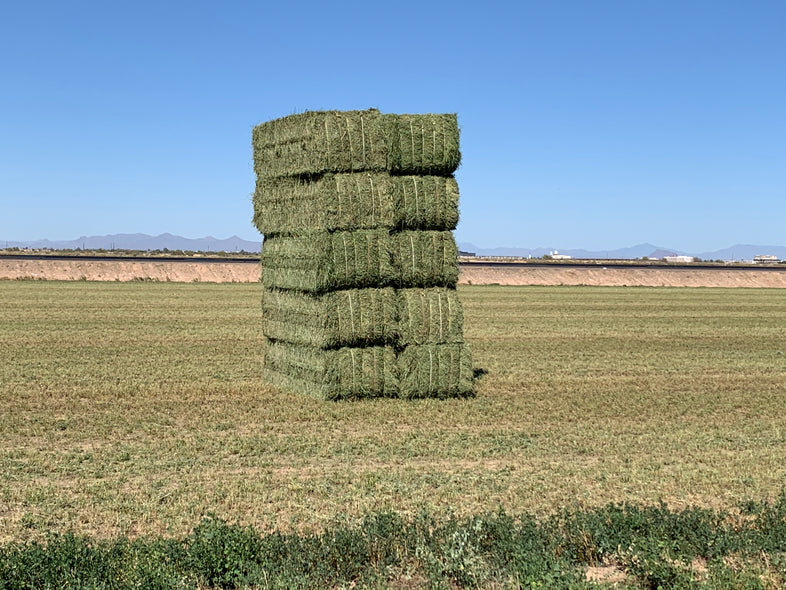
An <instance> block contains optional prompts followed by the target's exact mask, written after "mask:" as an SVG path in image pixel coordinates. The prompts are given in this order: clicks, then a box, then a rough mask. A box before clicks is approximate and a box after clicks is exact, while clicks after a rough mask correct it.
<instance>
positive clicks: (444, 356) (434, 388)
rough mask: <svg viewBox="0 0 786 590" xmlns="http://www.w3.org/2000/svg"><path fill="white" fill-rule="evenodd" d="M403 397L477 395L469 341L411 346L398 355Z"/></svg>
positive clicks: (400, 386)
mask: <svg viewBox="0 0 786 590" xmlns="http://www.w3.org/2000/svg"><path fill="white" fill-rule="evenodd" d="M397 362H398V377H399V391H398V393H399V397H402V398H407V399H414V398H426V397H436V398H448V397H471V396H473V395H474V391H475V390H474V384H473V372H472V355H471V353H470V350H469V347H468V346H467V345H466V344H423V345H413V346H407V347H406V348H405V349H404V350H403V351H402V352H401V353H399V355H398V358H397Z"/></svg>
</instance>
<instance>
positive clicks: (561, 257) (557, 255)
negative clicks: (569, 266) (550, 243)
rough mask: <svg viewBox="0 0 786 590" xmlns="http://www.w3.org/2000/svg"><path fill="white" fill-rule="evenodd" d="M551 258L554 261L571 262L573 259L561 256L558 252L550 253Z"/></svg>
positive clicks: (565, 255)
mask: <svg viewBox="0 0 786 590" xmlns="http://www.w3.org/2000/svg"><path fill="white" fill-rule="evenodd" d="M549 256H551V258H552V260H570V259H571V258H573V257H572V256H568V255H567V254H560V253H559V252H557V251H556V250H554V252H549Z"/></svg>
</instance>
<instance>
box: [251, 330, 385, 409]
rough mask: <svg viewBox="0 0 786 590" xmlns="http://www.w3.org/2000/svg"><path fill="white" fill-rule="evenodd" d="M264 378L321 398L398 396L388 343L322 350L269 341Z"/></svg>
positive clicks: (291, 389)
mask: <svg viewBox="0 0 786 590" xmlns="http://www.w3.org/2000/svg"><path fill="white" fill-rule="evenodd" d="M265 379H266V381H267V382H268V383H269V384H270V385H273V386H275V387H279V388H281V389H285V390H288V391H292V392H296V393H305V394H307V395H310V396H313V397H316V398H318V399H322V400H338V399H364V398H372V397H397V395H398V375H397V364H396V354H395V352H394V351H393V348H391V347H389V346H384V347H383V346H369V347H365V348H349V347H347V348H336V349H330V350H325V349H320V348H315V347H309V346H298V345H295V344H289V343H285V342H277V341H269V342H268V343H267V347H266V350H265Z"/></svg>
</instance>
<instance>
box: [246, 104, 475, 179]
mask: <svg viewBox="0 0 786 590" xmlns="http://www.w3.org/2000/svg"><path fill="white" fill-rule="evenodd" d="M252 146H253V152H254V171H255V172H256V174H257V177H259V178H270V177H280V176H303V175H314V174H323V173H325V172H360V171H377V172H393V173H396V174H436V175H441V176H444V175H449V174H452V173H453V172H454V171H455V170H456V168H457V167H458V165H459V162H460V160H461V154H460V152H459V131H458V123H457V119H456V115H455V114H427V115H383V114H382V113H380V112H379V111H377V110H376V109H370V110H366V111H307V112H305V113H301V114H297V115H290V116H288V117H283V118H280V119H275V120H273V121H268V122H266V123H262V124H261V125H257V126H256V127H254V129H253V131H252Z"/></svg>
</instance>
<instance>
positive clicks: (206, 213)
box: [0, 0, 786, 251]
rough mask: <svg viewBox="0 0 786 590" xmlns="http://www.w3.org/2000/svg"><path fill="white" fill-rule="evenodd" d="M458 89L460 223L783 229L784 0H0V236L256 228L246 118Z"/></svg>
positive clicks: (696, 230)
mask: <svg viewBox="0 0 786 590" xmlns="http://www.w3.org/2000/svg"><path fill="white" fill-rule="evenodd" d="M369 107H376V108H378V109H380V110H382V111H383V112H391V113H419V112H422V113H425V112H455V113H458V117H459V125H460V127H461V131H462V135H461V146H462V154H463V160H462V165H461V167H460V168H459V171H458V172H457V179H458V182H459V187H460V189H461V215H462V221H461V223H460V225H459V228H458V230H457V231H456V238H457V239H458V241H460V242H471V243H473V244H475V245H477V246H480V247H487V248H488V247H494V246H521V247H528V248H535V247H540V246H543V247H553V248H561V249H569V248H586V249H590V250H603V249H614V248H619V247H624V246H631V245H634V244H638V243H641V242H651V243H653V244H655V245H658V246H663V247H669V248H674V249H678V250H683V251H709V250H713V249H718V248H722V247H726V246H729V245H732V244H735V243H753V244H764V245H786V235H784V227H786V222H785V221H784V220H786V2H784V0H749V1H745V2H743V1H741V0H734V1H731V0H581V1H579V0H561V1H560V0H556V1H553V2H550V1H543V0H538V1H537V2H535V1H529V0H524V1H519V2H514V1H509V2H495V1H487V2H483V3H460V2H455V1H453V2H444V1H441V0H440V1H434V2H430V1H428V0H420V1H417V2H415V1H411V0H403V1H400V2H395V3H389V2H386V3H376V2H368V1H365V2H340V1H339V2H323V1H320V2H316V1H314V2H312V1H297V0H292V1H289V2H284V1H281V2H276V3H272V2H263V1H256V2H252V1H233V0H226V1H223V2H217V1H212V2H204V1H201V0H188V1H185V0H182V1H180V0H175V1H167V0H158V1H155V2H152V1H148V0H136V1H134V2H128V1H125V0H120V1H117V2H106V1H101V2H99V1H97V0H89V1H86V0H67V1H61V0H58V1H39V0H28V1H26V2H21V1H15V2H6V3H4V4H3V7H2V8H0V239H2V240H32V239H38V238H49V239H72V238H77V237H79V236H81V235H103V234H110V233H136V232H141V233H148V234H153V235H156V234H159V233H164V232H171V233H174V234H179V235H182V236H185V237H192V238H196V237H203V236H206V235H212V236H215V237H217V238H225V237H229V236H231V235H233V234H236V235H239V236H240V237H243V238H246V239H260V236H259V234H258V233H257V232H256V230H255V229H254V227H253V226H252V225H251V214H252V212H251V200H250V195H251V192H252V191H253V184H254V175H253V171H252V163H251V158H252V155H251V128H252V127H253V126H254V125H256V124H258V123H261V122H264V121H267V120H270V119H274V118H278V117H282V116H285V115H289V114H292V113H297V112H302V111H305V110H319V109H340V110H344V109H365V108H369Z"/></svg>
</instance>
